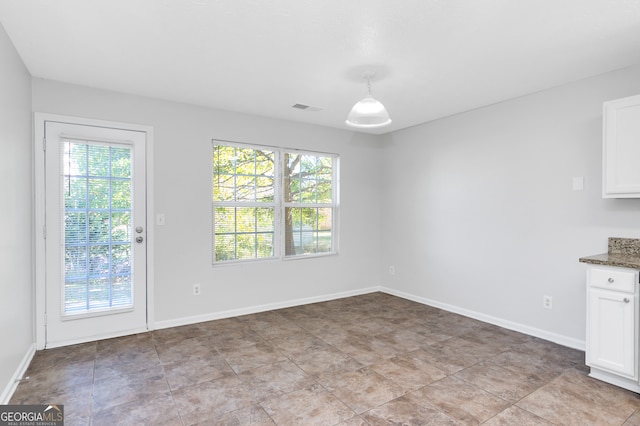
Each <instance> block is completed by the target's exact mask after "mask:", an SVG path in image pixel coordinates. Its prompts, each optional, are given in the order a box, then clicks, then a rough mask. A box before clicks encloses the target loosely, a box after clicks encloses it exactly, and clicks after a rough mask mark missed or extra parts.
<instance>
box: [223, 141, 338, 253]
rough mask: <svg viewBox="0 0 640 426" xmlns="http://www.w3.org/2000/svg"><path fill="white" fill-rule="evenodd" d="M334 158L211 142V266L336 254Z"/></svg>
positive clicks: (335, 160) (329, 155)
mask: <svg viewBox="0 0 640 426" xmlns="http://www.w3.org/2000/svg"><path fill="white" fill-rule="evenodd" d="M337 181H338V180H337V156H335V155H331V154H319V153H309V152H297V151H294V150H282V149H279V148H274V147H262V146H245V145H240V144H235V143H230V142H222V141H215V140H214V141H213V251H214V255H213V260H214V263H220V262H229V261H246V260H257V259H268V258H281V257H282V258H291V257H298V256H310V255H322V254H332V253H336V252H337V239H336V235H335V232H336V231H335V230H336V226H335V224H336V219H337V213H336V211H337V190H336V187H337Z"/></svg>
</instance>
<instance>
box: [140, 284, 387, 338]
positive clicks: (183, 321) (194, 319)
mask: <svg viewBox="0 0 640 426" xmlns="http://www.w3.org/2000/svg"><path fill="white" fill-rule="evenodd" d="M380 290H381V287H369V288H363V289H359V290H350V291H344V292H340V293H332V294H325V295H321V296H314V297H306V298H302V299H293V300H287V301H285V302H277V303H269V304H265V305H257V306H249V307H246V308H240V309H230V310H227V311H220V312H212V313H209V314H203V315H194V316H191V317H184V318H176V319H172V320H166V321H156V322H155V323H154V324H153V329H155V330H160V329H163V328H170V327H178V326H181V325H189V324H196V323H199V322H205V321H213V320H218V319H223V318H231V317H237V316H240V315H249V314H257V313H259V312H265V311H272V310H275V309H283V308H291V307H293V306H300V305H308V304H310V303H318V302H327V301H329V300H336V299H344V298H345V297H352V296H360V295H362V294H368V293H374V292H376V291H380ZM150 329H151V326H150Z"/></svg>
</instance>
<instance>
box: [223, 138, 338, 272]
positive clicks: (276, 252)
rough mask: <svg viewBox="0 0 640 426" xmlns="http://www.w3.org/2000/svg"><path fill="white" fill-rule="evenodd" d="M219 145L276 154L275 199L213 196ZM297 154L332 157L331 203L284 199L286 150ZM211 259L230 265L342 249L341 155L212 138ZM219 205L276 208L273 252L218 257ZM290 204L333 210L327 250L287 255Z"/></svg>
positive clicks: (331, 253) (307, 256)
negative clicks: (224, 258)
mask: <svg viewBox="0 0 640 426" xmlns="http://www.w3.org/2000/svg"><path fill="white" fill-rule="evenodd" d="M216 146H225V147H234V148H240V149H251V150H265V151H271V152H273V154H274V188H273V191H274V201H273V202H272V203H265V202H258V201H255V202H242V201H241V202H238V201H236V200H234V201H215V200H214V199H213V196H214V187H213V182H214V179H215V175H216V174H215V162H214V157H213V156H214V155H215V147H216ZM287 153H288V154H295V155H309V156H314V157H329V158H331V159H332V166H331V202H330V203H297V202H291V201H289V202H287V201H285V199H284V197H285V190H284V185H285V180H286V179H285V175H284V174H285V167H284V161H285V154H287ZM211 154H212V157H211V160H210V161H211V163H210V164H211V174H210V177H211V182H210V184H211V187H210V189H211V191H210V194H211V195H210V196H211V216H210V218H211V221H210V224H211V232H210V236H211V250H212V253H211V261H212V266H227V265H237V264H240V263H255V262H269V261H275V260H284V261H289V260H299V259H310V258H319V257H326V256H335V255H338V253H339V222H340V221H339V216H340V214H339V211H340V209H339V205H340V203H339V199H340V193H339V192H340V181H339V176H340V173H339V169H340V156H339V155H338V154H335V153H328V152H319V151H310V150H301V149H297V148H287V147H280V146H271V145H261V144H255V143H242V142H234V141H228V140H223V139H212V140H211ZM216 207H236V208H238V207H273V209H274V230H273V235H274V238H273V255H272V256H269V257H252V258H245V259H230V260H216V229H215V217H216V216H215V210H216ZM288 207H294V208H306V207H310V208H329V209H331V210H332V212H331V250H330V251H328V252H320V253H302V254H295V255H287V254H286V250H285V238H286V235H285V234H286V225H285V212H286V209H287V208H288Z"/></svg>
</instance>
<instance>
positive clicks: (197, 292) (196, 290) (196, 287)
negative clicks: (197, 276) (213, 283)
mask: <svg viewBox="0 0 640 426" xmlns="http://www.w3.org/2000/svg"><path fill="white" fill-rule="evenodd" d="M193 295H194V296H200V284H194V285H193Z"/></svg>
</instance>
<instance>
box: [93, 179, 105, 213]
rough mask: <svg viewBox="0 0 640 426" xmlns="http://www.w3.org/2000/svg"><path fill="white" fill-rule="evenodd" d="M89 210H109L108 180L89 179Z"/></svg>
mask: <svg viewBox="0 0 640 426" xmlns="http://www.w3.org/2000/svg"><path fill="white" fill-rule="evenodd" d="M89 208H90V209H108V208H109V180H108V179H89Z"/></svg>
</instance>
